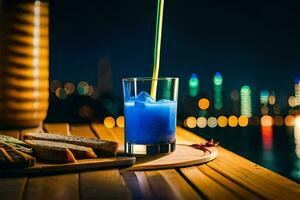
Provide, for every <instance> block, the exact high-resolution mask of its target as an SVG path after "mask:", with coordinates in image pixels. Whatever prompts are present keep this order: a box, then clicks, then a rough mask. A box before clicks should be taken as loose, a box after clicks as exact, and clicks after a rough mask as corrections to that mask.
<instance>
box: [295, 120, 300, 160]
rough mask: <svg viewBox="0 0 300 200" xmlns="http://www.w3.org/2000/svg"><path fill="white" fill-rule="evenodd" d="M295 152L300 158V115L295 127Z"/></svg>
mask: <svg viewBox="0 0 300 200" xmlns="http://www.w3.org/2000/svg"><path fill="white" fill-rule="evenodd" d="M294 139H295V153H296V156H297V158H300V116H297V117H296V119H295V127H294Z"/></svg>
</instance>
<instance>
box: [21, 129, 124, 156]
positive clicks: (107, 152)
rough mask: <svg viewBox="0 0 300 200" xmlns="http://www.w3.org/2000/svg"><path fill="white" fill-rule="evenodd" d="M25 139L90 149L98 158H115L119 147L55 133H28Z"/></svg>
mask: <svg viewBox="0 0 300 200" xmlns="http://www.w3.org/2000/svg"><path fill="white" fill-rule="evenodd" d="M24 139H35V140H49V141H55V142H65V143H70V144H74V145H80V146H85V147H90V148H92V149H93V150H94V152H95V153H96V154H97V155H98V156H115V155H116V153H117V150H118V145H119V144H118V143H117V142H114V141H108V140H99V139H93V138H85V137H79V136H66V135H61V134H55V133H27V134H26V135H24Z"/></svg>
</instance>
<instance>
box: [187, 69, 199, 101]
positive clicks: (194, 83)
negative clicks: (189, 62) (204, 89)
mask: <svg viewBox="0 0 300 200" xmlns="http://www.w3.org/2000/svg"><path fill="white" fill-rule="evenodd" d="M198 93H199V80H198V77H197V74H196V73H193V74H192V76H191V78H190V80H189V95H190V96H192V97H195V96H197V95H198Z"/></svg>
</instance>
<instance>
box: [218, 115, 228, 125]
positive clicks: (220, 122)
mask: <svg viewBox="0 0 300 200" xmlns="http://www.w3.org/2000/svg"><path fill="white" fill-rule="evenodd" d="M218 125H219V126H220V127H222V128H224V127H226V126H227V118H226V117H225V116H220V117H218Z"/></svg>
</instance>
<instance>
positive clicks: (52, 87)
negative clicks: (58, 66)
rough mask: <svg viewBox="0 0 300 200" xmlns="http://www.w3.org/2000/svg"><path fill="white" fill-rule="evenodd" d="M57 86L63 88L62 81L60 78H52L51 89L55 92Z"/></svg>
mask: <svg viewBox="0 0 300 200" xmlns="http://www.w3.org/2000/svg"><path fill="white" fill-rule="evenodd" d="M57 88H61V83H60V82H59V81H58V80H52V81H51V82H50V91H51V92H55V91H56V89H57Z"/></svg>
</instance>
